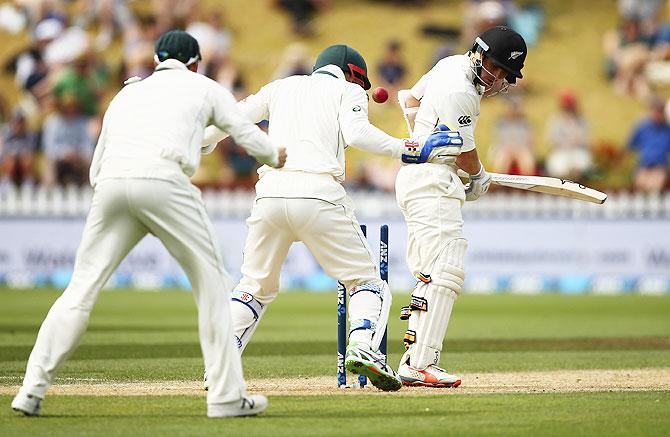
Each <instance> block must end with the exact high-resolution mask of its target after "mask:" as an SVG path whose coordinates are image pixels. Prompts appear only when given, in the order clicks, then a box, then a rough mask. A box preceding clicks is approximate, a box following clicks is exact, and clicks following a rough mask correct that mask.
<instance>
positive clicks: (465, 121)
mask: <svg viewBox="0 0 670 437" xmlns="http://www.w3.org/2000/svg"><path fill="white" fill-rule="evenodd" d="M470 123H472V117H470V116H469V115H461V116H460V117H458V124H459V125H461V126H469V125H470Z"/></svg>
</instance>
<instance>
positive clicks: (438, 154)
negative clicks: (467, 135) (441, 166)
mask: <svg viewBox="0 0 670 437" xmlns="http://www.w3.org/2000/svg"><path fill="white" fill-rule="evenodd" d="M404 146H405V148H404V151H403V154H402V157H401V159H402V162H404V163H405V164H423V163H425V162H440V163H442V162H444V158H445V157H449V158H450V159H451V160H452V161H453V159H454V157H455V156H458V155H459V154H460V153H461V147H462V146H463V138H461V136H460V135H459V134H458V132H452V131H437V132H434V133H432V134H430V135H429V136H428V138H426V141H425V142H424V143H423V146H421V145H420V144H419V142H417V141H411V140H404Z"/></svg>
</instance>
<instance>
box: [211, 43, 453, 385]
mask: <svg viewBox="0 0 670 437" xmlns="http://www.w3.org/2000/svg"><path fill="white" fill-rule="evenodd" d="M369 88H370V83H369V81H368V79H367V67H366V65H365V61H364V60H363V58H362V56H360V54H359V53H358V52H356V51H355V50H354V49H352V48H351V47H348V46H345V45H335V46H331V47H328V48H326V49H325V50H324V51H323V52H322V53H321V54H320V55H319V57H318V59H317V61H316V64H315V67H314V72H313V73H312V74H311V75H309V76H291V77H288V78H285V79H280V80H276V81H274V82H271V83H269V84H268V85H266V86H264V87H262V88H261V89H260V91H259V92H258V93H256V94H254V95H251V96H249V97H247V98H246V99H245V100H243V101H241V102H239V103H238V107H239V108H240V110H241V111H242V112H243V113H244V114H245V115H246V116H247V117H248V118H249V119H250V120H252V121H255V122H258V121H260V120H263V119H268V120H269V121H270V124H269V132H268V134H269V136H270V138H271V139H272V140H273V141H275V142H278V143H281V144H284V145H286V148H287V150H288V152H289V157H288V158H287V160H286V165H285V166H284V167H283V168H281V169H273V168H271V167H268V166H264V167H262V168H261V169H260V170H259V174H260V180H259V181H258V183H257V184H256V201H255V204H254V207H253V210H252V213H251V217H249V219H248V220H247V225H248V227H249V233H248V235H247V239H246V244H245V248H244V261H243V264H242V269H241V270H242V274H243V278H242V280H241V281H240V283H239V284H238V285H237V287H235V291H234V292H233V302H232V307H231V309H232V313H233V325H234V328H235V335H236V337H237V339H238V342H239V347H240V350H243V349H244V347H245V346H246V345H247V343H248V342H249V340H250V338H251V336H252V335H253V332H254V331H255V329H256V327H257V326H258V322H259V320H260V319H261V317H262V316H263V313H264V312H265V310H266V309H267V306H268V305H269V304H270V303H271V302H272V301H273V300H274V299H275V298H276V297H277V294H278V293H279V275H280V270H281V266H282V263H283V262H284V259H285V258H286V254H287V253H288V250H289V247H290V246H291V244H293V243H294V242H297V241H302V242H303V243H304V244H305V246H307V248H308V249H309V250H310V252H311V253H312V254H313V255H314V257H315V258H316V260H317V261H318V262H319V264H320V265H321V266H322V267H323V269H324V270H325V272H326V273H327V274H328V275H329V276H331V277H333V278H336V279H337V280H339V281H340V282H342V283H343V284H344V286H345V287H346V288H347V290H348V292H349V295H350V301H349V319H350V333H349V346H348V348H347V356H346V360H345V363H346V366H347V369H349V370H350V371H352V372H355V373H362V374H364V375H366V376H368V378H370V381H371V382H372V384H373V385H375V386H376V387H378V388H380V389H382V390H387V391H388V390H398V389H399V388H400V387H401V383H400V380H399V379H398V377H397V375H396V373H395V371H393V369H391V367H389V366H388V365H386V363H385V360H384V359H383V358H382V356H381V355H380V354H379V346H380V343H381V340H382V337H383V334H384V330H385V327H386V322H387V319H388V313H389V309H390V307H391V293H390V291H389V289H388V286H387V285H386V283H385V282H384V281H382V280H381V279H380V277H379V270H378V267H377V265H376V263H375V261H374V258H373V255H372V251H371V249H370V247H369V245H368V243H367V241H366V239H365V237H364V236H363V234H362V232H361V229H360V226H359V223H358V221H357V219H356V216H355V215H354V205H353V203H352V201H351V200H350V199H349V197H348V196H347V194H346V192H345V190H344V188H343V186H342V184H341V183H342V181H344V177H345V148H346V147H347V145H351V146H353V147H357V148H360V149H363V150H366V151H369V152H372V153H376V154H382V155H387V156H393V157H396V158H401V157H404V159H411V158H412V157H411V156H410V155H412V154H413V153H414V152H419V151H420V150H419V149H420V148H417V147H418V143H412V142H410V141H407V140H401V139H397V138H394V137H391V136H389V135H387V134H386V133H384V132H383V131H381V130H379V129H378V128H376V127H375V126H373V125H372V124H370V121H369V120H368V98H367V95H366V93H365V91H364V89H369ZM450 134H452V141H451V142H450V141H449V140H446V142H444V143H440V145H443V146H446V145H449V144H451V145H453V144H455V143H457V144H458V146H457V147H460V144H461V143H462V140H461V139H460V137H458V135H457V134H456V133H450ZM224 135H225V133H223V132H220V131H218V129H215V128H208V131H207V133H206V135H205V137H206V142H205V143H206V144H207V143H214V144H216V142H218V141H219V140H220V139H221V138H222V137H223V136H224ZM428 142H429V140H426V144H428Z"/></svg>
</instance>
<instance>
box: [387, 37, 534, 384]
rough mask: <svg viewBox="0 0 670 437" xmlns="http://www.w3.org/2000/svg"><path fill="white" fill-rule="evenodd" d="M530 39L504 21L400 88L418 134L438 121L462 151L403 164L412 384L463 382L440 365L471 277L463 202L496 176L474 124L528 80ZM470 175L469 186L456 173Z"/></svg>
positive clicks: (408, 376)
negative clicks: (493, 99) (487, 99)
mask: <svg viewBox="0 0 670 437" xmlns="http://www.w3.org/2000/svg"><path fill="white" fill-rule="evenodd" d="M526 51H527V50H526V43H525V42H524V40H523V38H522V37H521V36H520V35H519V34H518V33H516V32H515V31H513V30H511V29H509V28H507V27H504V26H498V27H494V28H491V29H489V30H487V31H485V32H484V33H482V34H481V35H480V36H479V37H478V38H477V39H476V40H475V43H474V45H473V47H472V50H471V51H470V52H468V53H467V54H465V55H456V56H449V57H447V58H444V59H442V60H441V61H439V62H438V63H437V64H436V65H435V67H433V69H431V70H430V71H429V72H428V73H426V74H425V75H424V76H423V77H422V78H421V79H420V80H419V81H418V82H417V83H416V84H415V85H414V87H412V89H411V90H409V91H408V90H404V91H401V92H399V93H398V100H399V103H400V106H401V107H402V108H403V112H404V116H405V119H406V121H407V122H408V128H409V129H410V132H413V136H414V137H417V136H421V135H425V134H426V133H428V132H432V131H433V129H434V128H435V127H436V126H438V125H446V126H448V127H449V128H451V129H453V130H458V132H459V133H460V135H461V136H462V138H463V147H462V149H460V150H459V149H451V150H453V151H455V152H457V153H455V154H454V155H453V156H452V157H451V161H450V162H449V163H448V165H442V164H432V163H426V164H421V165H411V166H410V165H408V166H404V167H402V168H401V169H400V172H399V173H398V177H397V179H396V198H397V201H398V205H399V206H400V209H401V210H402V213H403V215H404V217H405V220H406V222H407V228H408V247H407V263H408V265H409V268H410V270H411V272H412V273H413V274H414V275H415V276H416V277H417V278H418V279H419V281H418V282H417V284H418V285H417V286H416V288H415V289H414V290H413V292H412V296H411V300H410V305H409V306H407V307H405V308H403V312H402V315H401V318H403V319H407V318H408V319H409V329H408V330H407V332H406V334H405V337H404V342H405V346H406V347H407V351H406V352H405V354H404V355H403V357H402V359H401V361H400V366H399V367H398V375H399V376H400V378H401V379H402V382H403V384H405V385H420V386H429V387H456V386H458V385H459V384H460V383H461V381H460V379H459V378H458V377H457V376H455V375H451V374H449V373H447V372H446V371H445V370H444V369H442V368H440V367H438V364H439V363H440V352H441V351H442V341H443V340H444V336H445V334H446V331H447V325H448V323H449V318H450V316H451V310H452V307H453V305H454V302H455V301H456V298H457V297H458V294H459V293H460V291H461V287H462V286H463V280H464V271H463V259H464V257H465V251H466V248H467V240H466V239H465V237H464V236H463V218H462V215H461V207H462V206H463V202H464V201H466V200H476V199H477V198H479V196H481V195H482V194H484V193H486V191H487V190H488V187H489V184H490V181H491V178H490V176H489V175H488V173H487V172H486V170H484V166H483V165H482V164H481V163H480V161H479V157H478V155H477V149H476V148H475V141H474V129H475V126H476V124H477V119H478V118H479V105H480V101H481V98H482V96H491V95H495V94H497V93H499V92H501V91H505V90H506V89H507V87H508V86H509V85H510V84H513V83H515V82H516V79H517V78H521V77H522V75H521V69H522V68H523V63H524V60H525V59H526ZM458 168H461V169H463V170H465V171H466V172H468V173H469V174H470V175H471V177H470V181H471V182H470V184H469V185H468V186H467V188H466V187H464V186H463V183H462V182H461V180H460V179H459V178H458V176H457V174H456V170H457V169H458Z"/></svg>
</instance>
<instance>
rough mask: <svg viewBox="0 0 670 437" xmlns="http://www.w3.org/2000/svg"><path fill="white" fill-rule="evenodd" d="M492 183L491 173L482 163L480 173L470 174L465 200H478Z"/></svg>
mask: <svg viewBox="0 0 670 437" xmlns="http://www.w3.org/2000/svg"><path fill="white" fill-rule="evenodd" d="M490 185H491V175H490V174H488V173H487V172H486V170H484V166H483V165H482V166H481V168H480V169H479V173H477V174H475V175H470V183H468V185H467V187H465V200H467V201H471V200H477V199H479V196H481V195H482V194H484V193H486V192H487V191H488V190H489V186H490Z"/></svg>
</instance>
